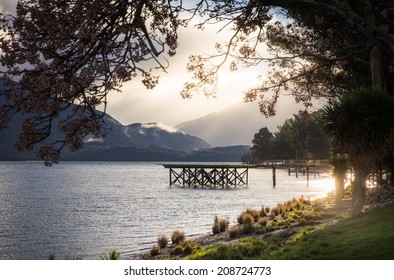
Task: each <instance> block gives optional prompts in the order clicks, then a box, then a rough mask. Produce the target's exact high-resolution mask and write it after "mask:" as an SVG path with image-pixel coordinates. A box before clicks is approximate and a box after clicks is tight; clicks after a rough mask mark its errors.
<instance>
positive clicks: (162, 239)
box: [157, 235, 168, 249]
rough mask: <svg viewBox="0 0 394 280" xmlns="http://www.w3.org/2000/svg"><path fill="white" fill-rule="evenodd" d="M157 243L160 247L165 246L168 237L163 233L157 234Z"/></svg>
mask: <svg viewBox="0 0 394 280" xmlns="http://www.w3.org/2000/svg"><path fill="white" fill-rule="evenodd" d="M157 244H158V245H159V247H160V249H163V248H165V247H167V244H168V238H167V237H166V236H165V235H162V236H159V238H157Z"/></svg>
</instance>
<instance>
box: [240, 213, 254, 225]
mask: <svg viewBox="0 0 394 280" xmlns="http://www.w3.org/2000/svg"><path fill="white" fill-rule="evenodd" d="M242 220H243V224H244V225H245V224H253V223H254V217H252V216H251V215H250V214H248V213H244V214H243V215H242Z"/></svg>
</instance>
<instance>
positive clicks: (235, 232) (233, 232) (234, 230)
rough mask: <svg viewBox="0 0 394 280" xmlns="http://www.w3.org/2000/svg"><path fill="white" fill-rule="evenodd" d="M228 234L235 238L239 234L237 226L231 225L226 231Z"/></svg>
mask: <svg viewBox="0 0 394 280" xmlns="http://www.w3.org/2000/svg"><path fill="white" fill-rule="evenodd" d="M228 235H229V237H230V238H236V237H238V235H239V229H238V227H232V228H230V229H229V231H228Z"/></svg>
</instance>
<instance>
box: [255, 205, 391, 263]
mask: <svg viewBox="0 0 394 280" xmlns="http://www.w3.org/2000/svg"><path fill="white" fill-rule="evenodd" d="M393 240H394V204H390V205H387V206H384V207H379V208H374V209H370V210H369V211H367V212H366V213H365V214H363V215H361V216H360V217H358V218H356V219H344V220H342V221H340V222H339V223H338V224H336V225H331V226H327V227H325V228H323V229H316V230H314V231H312V232H307V233H305V234H302V235H301V236H299V237H298V238H293V239H292V240H291V241H289V242H288V243H287V244H286V246H285V247H283V248H281V249H279V250H276V251H273V252H270V254H269V255H265V256H261V257H265V258H267V257H268V258H272V259H352V260H354V259H394V242H393Z"/></svg>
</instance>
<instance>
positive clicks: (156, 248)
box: [150, 244, 161, 257]
mask: <svg viewBox="0 0 394 280" xmlns="http://www.w3.org/2000/svg"><path fill="white" fill-rule="evenodd" d="M160 251H161V250H160V245H159V244H155V245H153V247H152V248H151V249H150V255H151V256H152V257H153V256H157V255H160Z"/></svg>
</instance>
